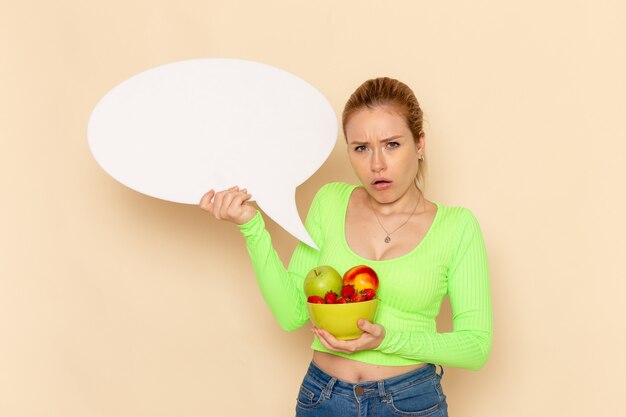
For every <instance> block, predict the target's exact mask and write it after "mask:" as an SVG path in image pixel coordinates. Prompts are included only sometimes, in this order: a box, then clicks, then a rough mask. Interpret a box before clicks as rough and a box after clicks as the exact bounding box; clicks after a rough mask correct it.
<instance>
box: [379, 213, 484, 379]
mask: <svg viewBox="0 0 626 417" xmlns="http://www.w3.org/2000/svg"><path fill="white" fill-rule="evenodd" d="M447 282H448V284H447V286H448V287H447V291H448V296H449V297H450V305H451V307H452V313H453V331H452V332H448V333H417V334H415V333H411V334H407V333H406V332H403V331H401V330H398V331H395V330H394V329H386V330H387V334H386V336H385V339H384V340H383V342H382V343H381V345H380V346H378V348H377V350H378V351H380V352H383V353H389V354H394V355H398V356H402V357H405V358H408V359H415V360H419V361H422V362H430V363H437V364H441V365H447V366H452V367H459V368H466V369H472V370H477V369H479V368H481V367H482V366H483V365H484V364H485V362H486V360H487V356H488V355H489V351H490V350H491V344H492V306H491V291H490V288H489V272H488V264H487V255H486V251H485V245H484V242H483V238H482V234H481V231H480V226H479V224H478V222H477V221H476V218H475V217H474V216H473V214H472V213H471V212H470V211H469V210H465V211H464V213H463V216H461V218H460V220H459V225H458V228H457V231H456V235H455V243H454V244H453V255H452V261H451V263H450V267H449V269H448V274H447Z"/></svg>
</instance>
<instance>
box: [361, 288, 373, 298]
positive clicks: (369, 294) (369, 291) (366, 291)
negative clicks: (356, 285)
mask: <svg viewBox="0 0 626 417" xmlns="http://www.w3.org/2000/svg"><path fill="white" fill-rule="evenodd" d="M361 294H363V295H364V296H365V297H366V298H367V299H368V300H373V299H374V298H376V290H374V289H373V288H366V289H364V290H363V291H361Z"/></svg>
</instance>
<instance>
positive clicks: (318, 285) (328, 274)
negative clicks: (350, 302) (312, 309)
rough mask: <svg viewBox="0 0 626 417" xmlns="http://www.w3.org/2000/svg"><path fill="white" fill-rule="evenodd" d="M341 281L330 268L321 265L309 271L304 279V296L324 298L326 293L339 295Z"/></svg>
mask: <svg viewBox="0 0 626 417" xmlns="http://www.w3.org/2000/svg"><path fill="white" fill-rule="evenodd" d="M342 286H343V279H342V278H341V275H339V272H337V271H336V270H335V268H333V267H332V266H328V265H321V266H316V267H315V268H313V269H311V271H309V273H308V274H307V275H306V278H305V279H304V294H305V295H306V296H307V298H308V297H310V296H312V295H317V296H318V297H322V298H324V296H325V295H326V293H327V292H328V291H333V292H334V293H335V294H341V287H342Z"/></svg>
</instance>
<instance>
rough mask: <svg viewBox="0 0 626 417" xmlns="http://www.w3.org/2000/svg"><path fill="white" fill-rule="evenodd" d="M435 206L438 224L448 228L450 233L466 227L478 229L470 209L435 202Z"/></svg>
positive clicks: (476, 220)
mask: <svg viewBox="0 0 626 417" xmlns="http://www.w3.org/2000/svg"><path fill="white" fill-rule="evenodd" d="M435 204H436V205H437V210H438V213H437V216H438V217H439V223H440V224H444V225H446V226H448V228H450V229H451V230H452V231H456V232H457V233H458V232H462V231H463V230H466V229H467V228H468V227H470V228H480V226H479V224H478V219H477V218H476V215H475V214H474V212H473V211H472V210H471V209H469V208H467V207H462V206H452V205H445V204H441V203H438V202H435Z"/></svg>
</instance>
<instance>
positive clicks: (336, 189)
mask: <svg viewBox="0 0 626 417" xmlns="http://www.w3.org/2000/svg"><path fill="white" fill-rule="evenodd" d="M356 187H358V185H353V184H347V183H345V182H329V183H328V184H324V185H323V186H322V187H320V189H319V190H318V191H317V194H316V195H315V199H316V200H318V199H321V200H324V201H326V200H329V199H330V200H335V199H336V200H343V199H345V198H346V197H347V196H349V195H350V194H351V193H352V190H354V189H355V188H356Z"/></svg>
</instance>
